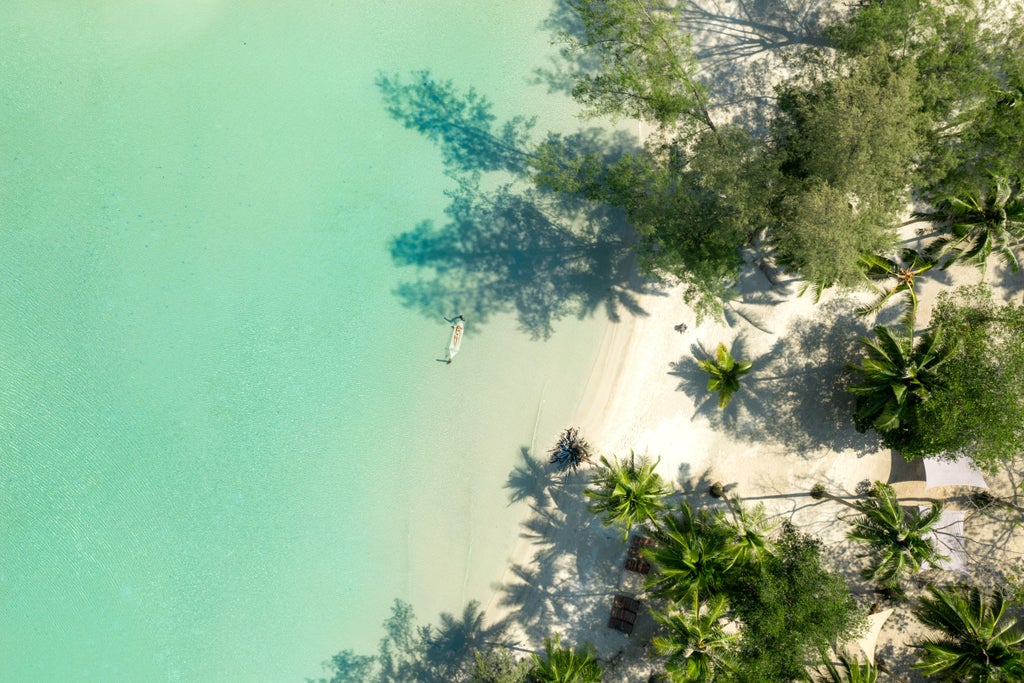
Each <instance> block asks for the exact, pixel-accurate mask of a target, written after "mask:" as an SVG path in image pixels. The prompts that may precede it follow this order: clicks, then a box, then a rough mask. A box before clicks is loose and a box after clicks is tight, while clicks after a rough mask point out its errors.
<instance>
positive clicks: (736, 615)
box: [647, 503, 863, 682]
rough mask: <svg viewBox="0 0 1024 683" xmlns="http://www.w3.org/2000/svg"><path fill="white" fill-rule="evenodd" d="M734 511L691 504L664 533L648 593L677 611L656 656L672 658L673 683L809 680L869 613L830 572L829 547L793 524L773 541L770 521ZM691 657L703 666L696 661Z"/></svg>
mask: <svg viewBox="0 0 1024 683" xmlns="http://www.w3.org/2000/svg"><path fill="white" fill-rule="evenodd" d="M733 505H734V506H735V507H734V510H735V512H734V513H733V519H731V520H730V518H729V516H728V515H727V514H726V513H725V512H723V511H721V510H719V511H714V512H712V511H709V510H699V511H694V510H692V509H691V508H690V507H689V506H688V505H686V504H683V505H682V507H681V509H680V511H679V513H678V514H672V515H668V516H667V517H666V518H665V520H664V521H663V522H662V524H661V525H660V526H659V529H658V530H657V531H656V532H655V533H654V539H655V541H656V543H655V545H654V547H653V548H651V549H649V550H648V551H647V555H648V557H649V558H650V560H651V562H652V564H653V566H654V570H653V572H652V575H651V577H650V578H649V579H648V581H647V587H648V589H650V590H651V591H652V593H653V594H654V595H656V596H658V597H660V598H662V599H664V600H666V601H667V603H668V605H669V608H668V609H667V610H665V611H656V612H655V618H656V619H657V620H658V621H659V622H660V623H662V624H663V625H664V626H665V628H666V631H665V634H664V635H663V636H661V637H660V638H659V639H658V640H657V641H656V647H657V648H658V649H659V651H660V652H662V653H664V654H667V655H669V656H670V657H671V658H672V659H671V661H670V666H669V669H668V670H669V673H670V674H671V675H672V676H673V678H672V680H678V681H691V680H692V681H705V680H707V681H710V680H716V677H720V676H722V675H723V674H724V673H725V672H731V673H730V674H729V676H731V677H734V678H735V679H736V680H739V681H751V682H753V681H768V680H771V681H786V680H793V679H799V678H801V677H802V676H803V675H804V673H805V670H806V667H807V666H808V665H810V663H811V662H812V661H814V660H816V658H817V653H818V652H819V651H821V650H822V649H823V648H827V647H828V646H829V643H830V642H833V641H836V640H842V639H844V638H847V637H849V636H851V635H852V634H853V633H855V632H856V631H857V630H858V629H859V628H860V626H861V624H862V623H863V614H862V613H861V610H860V608H858V607H857V605H856V603H855V602H854V600H853V598H852V597H851V596H850V594H849V591H848V590H847V588H846V584H845V582H844V581H843V578H842V576H840V575H839V574H836V573H832V572H830V571H828V570H827V569H825V568H824V566H823V561H824V555H823V548H822V545H821V542H820V541H818V540H817V539H814V538H813V537H811V536H808V535H806V534H802V533H800V532H799V531H797V529H796V528H795V527H793V526H792V525H791V524H788V523H784V524H783V526H782V528H781V530H780V531H779V532H778V533H777V534H775V535H774V538H773V540H772V541H771V542H768V541H767V540H766V539H765V538H764V537H762V536H761V535H760V532H759V530H763V529H764V528H765V525H764V524H763V523H762V522H763V520H761V518H760V515H759V514H758V513H757V512H756V511H753V512H751V511H746V510H744V509H743V508H742V506H739V505H738V504H736V503H733ZM759 520H760V521H759ZM725 620H733V621H735V622H737V623H738V625H739V637H738V638H735V639H734V638H730V637H727V635H726V631H724V630H723V628H724V622H725ZM685 652H691V653H697V654H698V657H697V658H696V659H695V660H694V661H693V662H687V660H686V659H685V658H684V657H682V656H681V655H682V653H685ZM730 680H732V678H730Z"/></svg>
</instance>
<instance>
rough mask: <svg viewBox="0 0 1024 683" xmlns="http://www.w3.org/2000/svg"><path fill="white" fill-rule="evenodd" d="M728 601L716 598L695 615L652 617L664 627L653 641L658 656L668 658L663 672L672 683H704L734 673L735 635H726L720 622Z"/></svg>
mask: <svg viewBox="0 0 1024 683" xmlns="http://www.w3.org/2000/svg"><path fill="white" fill-rule="evenodd" d="M727 611H728V601H727V600H726V598H725V596H723V595H719V596H716V597H714V598H711V599H710V600H708V602H707V604H706V605H705V606H704V607H703V609H700V610H699V611H698V612H697V613H693V612H689V611H685V610H684V611H674V612H671V613H669V614H662V613H660V612H655V613H654V618H655V619H657V620H658V622H659V623H660V624H661V625H662V626H664V627H665V632H664V634H663V635H659V636H656V637H655V638H654V640H653V643H652V644H653V645H654V649H655V651H656V652H657V653H658V654H661V655H668V662H666V664H665V670H666V671H667V672H668V674H669V676H670V677H671V680H672V682H673V683H705V682H710V681H714V680H715V679H716V676H718V675H720V674H729V673H730V672H732V671H734V670H735V663H734V661H733V658H734V650H735V641H736V638H737V636H736V634H735V633H726V631H725V629H724V628H723V626H724V624H723V618H724V616H725V614H726V612H727Z"/></svg>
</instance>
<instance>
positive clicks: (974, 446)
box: [893, 285, 1024, 470]
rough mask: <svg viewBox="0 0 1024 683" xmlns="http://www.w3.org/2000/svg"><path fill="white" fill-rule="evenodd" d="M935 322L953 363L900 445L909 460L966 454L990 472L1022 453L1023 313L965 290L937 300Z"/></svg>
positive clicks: (986, 293) (980, 291)
mask: <svg viewBox="0 0 1024 683" xmlns="http://www.w3.org/2000/svg"><path fill="white" fill-rule="evenodd" d="M931 322H932V325H933V326H934V327H941V328H942V329H943V331H944V333H945V336H946V338H947V341H946V342H945V343H944V345H945V346H946V347H947V352H948V353H949V356H948V360H947V361H946V362H945V363H944V364H943V365H942V367H941V368H940V369H939V377H940V382H939V385H938V386H937V387H935V388H934V389H933V391H932V394H931V399H930V400H929V401H927V402H925V403H921V404H920V405H918V406H917V407H916V409H915V410H914V413H913V418H912V420H911V421H910V423H909V428H908V430H907V431H905V432H903V433H901V434H900V435H899V438H898V440H894V442H893V443H894V445H898V446H899V450H900V451H901V452H902V453H903V455H904V456H906V457H908V458H913V457H925V456H928V455H936V454H949V455H953V454H959V453H963V454H966V455H968V456H969V457H971V458H973V459H974V461H975V462H976V463H977V464H978V465H979V466H981V467H982V468H984V469H989V470H991V469H993V468H994V467H995V466H996V465H998V464H999V463H1004V462H1008V461H1009V460H1010V459H1012V458H1014V457H1016V456H1017V455H1019V454H1020V453H1021V452H1024V429H1022V428H1021V425H1022V424H1024V389H1022V387H1024V344H1022V343H1021V340H1022V339H1024V307H1022V306H1020V305H1018V304H1012V303H1010V304H1006V305H1004V306H999V305H997V304H995V303H994V302H993V301H992V296H991V290H989V289H988V288H987V287H986V286H984V285H979V286H975V287H964V288H960V289H958V290H956V291H954V292H947V293H942V294H940V295H939V298H938V302H937V304H936V306H935V308H934V310H933V312H932V321H931Z"/></svg>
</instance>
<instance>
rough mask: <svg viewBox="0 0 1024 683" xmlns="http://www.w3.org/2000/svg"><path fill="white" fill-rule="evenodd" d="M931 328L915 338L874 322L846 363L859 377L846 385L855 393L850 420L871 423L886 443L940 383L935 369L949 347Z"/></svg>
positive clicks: (899, 434) (861, 428)
mask: <svg viewBox="0 0 1024 683" xmlns="http://www.w3.org/2000/svg"><path fill="white" fill-rule="evenodd" d="M944 341H945V340H944V339H943V335H942V329H941V328H935V329H934V330H932V331H930V332H926V333H924V334H922V335H921V336H920V337H919V338H918V339H917V340H915V339H914V337H913V336H912V331H911V333H910V334H903V333H900V332H893V331H892V330H890V329H889V328H887V327H884V326H881V325H879V326H877V327H875V339H870V338H868V337H861V338H860V339H859V342H860V344H861V346H862V347H863V349H864V352H865V355H864V358H863V360H862V361H861V364H860V365H859V366H851V369H852V370H854V371H855V372H856V373H857V374H858V375H859V376H860V380H861V381H860V382H859V383H858V384H854V385H853V386H850V387H849V391H850V392H852V393H853V394H855V395H856V397H857V398H856V403H855V413H854V422H855V424H856V426H857V429H858V430H859V431H866V430H867V429H869V428H870V429H874V430H875V431H876V432H878V433H879V434H880V435H881V436H882V437H883V440H884V441H886V445H889V444H890V442H897V443H898V442H899V441H900V439H902V438H904V435H905V434H907V433H908V432H909V430H910V429H911V427H910V426H909V424H910V423H911V419H912V418H910V417H908V416H909V415H910V414H911V413H912V412H913V411H914V409H915V408H916V407H917V406H919V405H921V404H923V403H924V402H926V401H928V400H929V399H930V398H931V396H932V392H933V391H934V390H935V389H936V388H937V387H938V386H939V384H940V383H941V381H942V376H941V375H940V374H939V369H940V367H941V366H942V364H943V363H945V362H946V361H947V360H948V359H949V357H950V355H951V354H952V351H953V348H954V347H953V346H952V345H951V344H947V343H944Z"/></svg>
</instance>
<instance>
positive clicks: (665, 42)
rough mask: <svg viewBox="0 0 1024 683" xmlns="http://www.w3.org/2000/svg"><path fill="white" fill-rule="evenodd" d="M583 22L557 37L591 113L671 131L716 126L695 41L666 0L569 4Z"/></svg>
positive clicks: (577, 0) (575, 91)
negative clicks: (577, 65)
mask: <svg viewBox="0 0 1024 683" xmlns="http://www.w3.org/2000/svg"><path fill="white" fill-rule="evenodd" d="M567 4H568V5H569V7H570V8H572V10H573V11H574V12H575V13H576V15H577V17H578V19H579V23H578V24H577V26H576V28H577V29H578V30H577V31H576V32H571V31H563V32H562V33H561V34H560V36H559V39H560V41H561V43H562V46H563V54H564V55H565V56H566V58H567V60H568V61H569V62H570V63H571V62H573V61H574V60H575V61H577V62H582V63H583V64H585V65H586V68H581V69H579V70H578V71H577V73H575V74H574V83H573V86H572V95H573V97H574V98H575V99H576V100H577V101H578V102H580V103H581V104H583V105H584V107H585V108H586V112H587V113H588V114H589V115H591V116H610V117H613V118H620V117H629V118H636V119H642V120H645V121H652V122H655V123H657V124H658V125H660V126H662V127H666V128H671V127H674V126H676V125H678V124H679V123H680V122H681V121H683V120H689V121H693V122H696V123H698V124H699V125H702V126H707V127H708V128H709V129H712V130H713V129H714V124H713V123H712V121H711V117H710V114H709V113H708V94H707V89H706V87H705V86H704V85H703V84H702V83H701V82H700V81H699V80H698V79H697V77H696V74H697V69H698V65H697V61H696V59H694V58H693V55H692V53H691V52H690V37H689V36H688V35H686V34H685V33H682V32H681V31H679V29H678V26H677V25H676V22H675V19H676V17H675V15H676V14H677V13H678V11H679V8H680V4H678V3H673V2H669V1H668V0H568V2H567Z"/></svg>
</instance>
